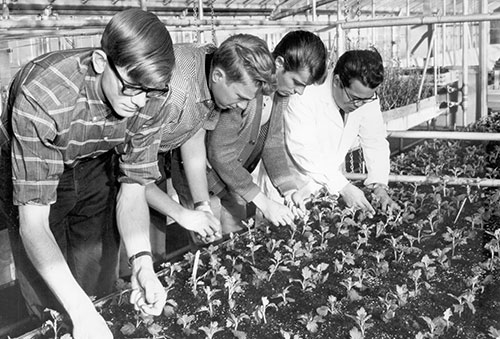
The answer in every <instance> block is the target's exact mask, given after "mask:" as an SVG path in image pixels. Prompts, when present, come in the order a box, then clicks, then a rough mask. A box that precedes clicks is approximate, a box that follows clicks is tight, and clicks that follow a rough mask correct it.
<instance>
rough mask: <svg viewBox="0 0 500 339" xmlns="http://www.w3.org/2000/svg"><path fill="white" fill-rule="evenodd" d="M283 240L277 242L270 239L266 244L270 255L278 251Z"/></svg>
mask: <svg viewBox="0 0 500 339" xmlns="http://www.w3.org/2000/svg"><path fill="white" fill-rule="evenodd" d="M283 241H284V240H283V239H280V240H276V239H269V241H267V242H266V249H267V251H268V252H269V253H270V254H273V253H274V251H276V249H278V247H279V246H280V244H281V243H282V242H283Z"/></svg>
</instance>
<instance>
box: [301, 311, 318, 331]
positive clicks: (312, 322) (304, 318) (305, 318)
mask: <svg viewBox="0 0 500 339" xmlns="http://www.w3.org/2000/svg"><path fill="white" fill-rule="evenodd" d="M298 319H299V322H300V323H301V324H304V325H305V326H306V328H307V330H308V331H309V332H311V333H316V332H318V327H319V324H320V323H322V322H325V319H323V317H322V316H319V315H314V314H313V312H310V313H308V314H301V315H299V316H298Z"/></svg>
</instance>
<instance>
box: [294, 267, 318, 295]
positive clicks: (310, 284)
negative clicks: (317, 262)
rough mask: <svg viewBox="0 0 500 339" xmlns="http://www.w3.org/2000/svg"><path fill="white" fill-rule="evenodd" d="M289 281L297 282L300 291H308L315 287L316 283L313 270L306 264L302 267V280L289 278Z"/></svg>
mask: <svg viewBox="0 0 500 339" xmlns="http://www.w3.org/2000/svg"><path fill="white" fill-rule="evenodd" d="M290 282H298V283H299V284H300V286H301V288H302V291H310V290H312V289H314V288H316V283H315V282H314V279H313V272H312V271H311V269H310V268H309V267H307V266H306V267H304V268H302V280H301V279H290Z"/></svg>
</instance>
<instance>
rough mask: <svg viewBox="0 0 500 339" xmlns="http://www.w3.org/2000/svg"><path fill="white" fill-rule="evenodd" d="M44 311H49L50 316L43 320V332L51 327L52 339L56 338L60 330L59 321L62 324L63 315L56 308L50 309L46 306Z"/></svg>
mask: <svg viewBox="0 0 500 339" xmlns="http://www.w3.org/2000/svg"><path fill="white" fill-rule="evenodd" d="M44 312H49V314H50V317H51V318H52V319H49V320H47V321H45V323H44V324H43V325H42V328H45V332H44V333H46V332H47V331H48V329H52V332H53V333H54V339H57V338H58V333H59V330H60V326H59V324H60V323H61V324H62V321H63V317H62V315H61V314H60V313H59V312H57V311H56V310H52V309H50V308H46V309H45V310H44Z"/></svg>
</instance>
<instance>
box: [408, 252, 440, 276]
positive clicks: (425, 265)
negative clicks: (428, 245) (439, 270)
mask: <svg viewBox="0 0 500 339" xmlns="http://www.w3.org/2000/svg"><path fill="white" fill-rule="evenodd" d="M434 261H435V260H434V259H431V258H429V257H428V256H427V254H425V255H424V256H423V257H422V259H420V261H419V262H417V263H415V264H413V267H419V268H422V269H423V271H424V275H425V279H427V280H429V279H430V278H432V277H433V276H434V275H435V274H436V267H435V266H432V264H433V263H434Z"/></svg>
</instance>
